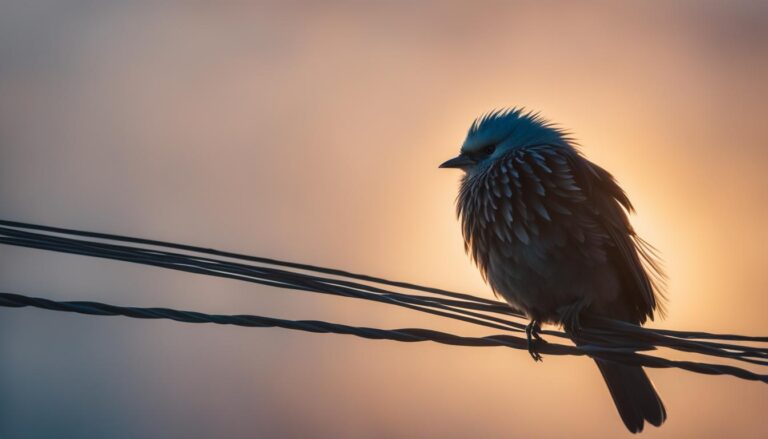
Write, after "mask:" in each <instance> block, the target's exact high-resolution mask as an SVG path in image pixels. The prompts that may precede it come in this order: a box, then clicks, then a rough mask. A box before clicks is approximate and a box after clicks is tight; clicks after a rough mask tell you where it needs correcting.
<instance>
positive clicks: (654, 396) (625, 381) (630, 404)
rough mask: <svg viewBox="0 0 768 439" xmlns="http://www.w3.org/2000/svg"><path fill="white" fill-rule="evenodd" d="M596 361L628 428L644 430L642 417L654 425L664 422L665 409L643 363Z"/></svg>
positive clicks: (638, 430) (665, 417) (632, 430)
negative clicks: (628, 364)
mask: <svg viewBox="0 0 768 439" xmlns="http://www.w3.org/2000/svg"><path fill="white" fill-rule="evenodd" d="M595 362H596V363H597V367H598V368H600V373H601V374H603V379H604V380H605V383H606V384H607V385H608V390H609V391H610V392H611V397H612V398H613V402H614V404H616V408H617V409H618V410H619V415H621V420H622V421H624V425H626V426H627V428H628V429H629V431H631V432H632V433H639V432H641V431H643V425H644V423H645V421H648V422H650V423H651V424H652V425H655V426H657V427H658V426H660V425H661V424H662V423H664V421H665V420H666V419H667V410H666V409H665V408H664V403H663V402H661V398H659V394H658V393H656V389H654V388H653V383H651V380H650V379H648V375H646V374H645V371H643V368H642V367H639V366H627V365H624V364H621V363H617V362H614V361H609V360H602V359H595Z"/></svg>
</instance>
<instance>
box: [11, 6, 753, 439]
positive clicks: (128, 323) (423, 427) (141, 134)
mask: <svg viewBox="0 0 768 439" xmlns="http://www.w3.org/2000/svg"><path fill="white" fill-rule="evenodd" d="M766 78H768V3H765V2H754V1H731V2H724V1H723V2H719V1H675V2H662V1H637V2H600V1H596V2H566V1H563V2H549V1H547V2H495V1H488V2H458V1H415V2H410V1H409V2H406V1H394V2H377V3H373V2H306V3H304V2H296V1H289V2H274V3H271V2H248V1H240V2H235V1H232V2H230V1H223V2H181V1H178V2H172V1H171V2H155V1H136V2H121V1H104V2H94V3H93V4H90V3H88V2H77V1H59V0H57V1H53V0H48V1H32V2H30V1H21V0H11V1H6V2H3V4H2V5H0V142H2V147H0V200H2V202H0V217H2V218H5V219H15V220H20V221H29V222H37V223H46V224H51V225H57V226H62V227H73V228H81V229H89V230H95V231H104V232H111V233H118V234H127V235H137V236H143V237H151V238H157V239H163V240H168V241H177V242H185V243H192V244H198V245H204V246H209V247H217V248H223V249H228V250H234V251H240V252H245V253H250V254H258V255H261V256H268V257H274V258H282V259H288V260H294V261H300V262H306V263H313V264H319V265H326V266H332V267H338V268H343V269H347V270H350V271H356V272H363V273H368V274H372V275H379V276H384V277H390V278H395V279H399V280H405V281H412V282H417V283H423V284H429V285H434V286H439V287H443V288H447V289H453V290H460V291H467V292H474V293H476V294H480V295H485V296H488V295H490V292H489V290H488V288H487V287H486V286H485V285H484V284H483V282H482V280H481V278H480V276H479V274H478V273H477V271H476V269H475V268H474V267H473V266H472V265H471V263H470V262H469V260H468V258H467V257H466V256H465V255H464V253H463V249H462V243H461V237H460V232H459V227H458V224H457V221H456V219H455V216H454V206H453V202H454V199H455V195H456V190H457V187H458V179H459V174H458V173H457V172H451V171H446V170H438V169H437V165H438V164H439V163H441V162H442V161H443V160H445V159H447V158H449V157H451V156H453V155H454V154H455V153H456V152H457V151H458V148H459V146H460V144H461V142H462V140H463V137H464V135H465V133H466V130H467V128H468V126H469V124H470V123H471V121H472V120H473V119H474V118H475V117H476V116H478V115H479V114H481V113H483V112H485V111H488V110H490V109H493V108H500V107H505V106H513V105H519V106H526V107H528V108H530V109H534V110H539V111H541V112H542V113H543V115H544V116H546V117H547V118H549V119H551V120H553V121H555V122H557V123H559V124H561V125H562V126H563V127H565V128H567V129H569V130H571V131H572V132H573V133H574V135H575V137H576V138H577V139H578V140H579V142H580V144H581V145H582V150H583V152H584V153H585V154H586V155H587V156H588V157H589V158H590V159H592V160H593V161H595V162H596V163H598V164H600V165H602V166H604V167H606V168H607V169H609V170H610V171H611V172H613V173H614V175H615V176H616V177H617V179H618V180H619V182H620V183H621V184H622V186H623V187H624V189H625V190H626V191H627V192H628V194H629V196H630V198H631V199H632V200H633V202H634V203H635V205H636V207H637V210H638V214H637V215H635V216H633V218H632V220H633V223H634V224H635V225H636V228H637V229H638V230H639V231H640V232H641V234H642V235H643V236H644V237H645V238H646V239H647V240H649V241H650V242H651V243H653V244H654V245H655V246H656V247H657V248H658V249H659V250H660V252H661V253H662V254H663V256H664V260H665V262H666V268H667V271H668V273H669V277H670V281H669V293H668V295H669V298H670V301H669V304H668V307H667V309H668V314H669V315H668V318H667V319H666V320H665V321H662V322H655V323H653V325H654V326H661V327H665V328H675V329H691V330H694V329H695V330H706V331H722V332H729V333H748V334H754V335H766V333H768V324H767V323H766V317H765V312H766V310H767V309H768V295H767V294H766V291H768V270H766V269H765V267H766V262H768V250H766V249H767V248H768V231H767V230H768V229H766V227H765V225H764V224H765V223H766V222H767V221H768V207H766V200H768V177H766V175H765V169H766V168H768V140H766V135H765V133H766V116H767V115H768V81H766ZM0 276H1V277H2V282H0V289H2V290H5V291H10V292H18V293H21V294H29V295H35V296H43V297H49V298H53V299H62V300H67V299H69V300H97V301H104V302H108V303H115V304H121V305H135V306H168V307H175V308H181V309H194V310H199V311H203V312H217V313H253V314H259V315H269V316H276V317H285V318H291V319H322V320H329V321H334V322H341V323H348V324H353V325H369V326H378V327H384V328H394V327H403V326H407V327H434V328H438V329H445V330H451V331H473V333H481V334H484V333H485V331H482V330H480V331H478V330H476V329H470V328H466V326H465V325H461V324H454V323H446V322H443V321H441V320H439V319H437V318H433V317H427V316H423V315H420V314H417V313H414V312H409V311H403V310H398V309H389V308H388V307H386V306H383V305H378V304H371V303H367V302H365V303H361V302H358V301H354V300H351V299H339V298H329V297H316V296H315V295H308V294H306V293H299V292H289V291H281V290H274V289H269V288H266V287H259V286H254V285H250V284H242V283H238V282H235V281H229V280H221V279H209V278H204V277H199V276H194V275H190V274H182V273H177V272H165V271H162V270H160V269H152V268H148V267H139V266H131V265H129V264H126V263H118V262H110V261H100V260H93V259H89V258H84V257H80V256H73V255H56V254H50V253H44V252H40V251H36V250H26V249H16V248H11V247H3V248H0ZM0 358H2V361H0V436H3V437H18V436H20V435H22V434H31V435H32V436H35V435H38V436H42V437H46V436H51V435H58V434H63V433H64V432H66V433H71V435H72V436H73V437H107V436H113V435H114V433H115V432H121V433H124V434H125V437H211V436H218V437H306V436H307V435H310V436H313V437H328V438H331V437H334V438H335V437H371V438H390V437H441V438H442V437H445V438H464V437H483V438H501V437H519V438H529V437H542V438H557V437H584V438H587V437H589V438H598V437H599V438H603V437H604V438H613V437H623V436H628V434H627V433H626V432H625V429H624V426H623V425H622V423H621V421H620V419H619V417H618V415H617V413H616V412H615V409H614V407H613V405H612V402H611V400H610V397H609V395H608V392H607V390H606V388H605V386H604V384H603V383H602V380H601V378H600V376H599V373H598V371H597V368H596V367H594V364H593V363H592V362H591V361H587V360H585V359H583V358H557V357H551V358H545V361H544V362H543V364H541V363H540V364H534V362H533V361H531V359H530V357H529V356H528V355H527V354H526V353H524V352H520V351H511V350H505V349H501V348H494V349H491V348H487V349H486V348H482V349H481V348H458V347H447V346H440V345H436V344H427V343H421V344H403V343H395V342H383V341H380V342H375V341H369V340H361V339H355V338H352V337H345V336H335V335H314V334H305V333H296V332H289V331H285V330H278V329H243V328H229V327H214V326H204V325H202V326H197V325H185V324H180V323H171V322H145V321H136V320H129V319H122V318H109V319H107V318H94V317H84V316H75V315H67V314H59V313H52V312H48V311H40V310H8V309H0ZM649 374H650V375H651V377H652V379H653V380H654V382H655V383H656V386H657V388H658V390H659V392H660V394H661V395H662V397H663V398H664V401H665V402H666V405H667V408H668V412H669V420H668V422H667V423H666V424H665V425H664V426H663V428H661V429H655V428H651V429H650V430H648V431H646V432H645V433H644V437H647V438H680V437H696V438H719V437H725V436H728V437H744V438H757V437H766V436H768V423H766V422H765V413H766V410H767V409H768V388H766V386H765V385H764V384H756V383H751V382H746V381H740V380H737V379H735V378H727V377H711V376H703V375H695V374H692V373H686V372H682V371H678V370H658V369H657V370H650V371H649Z"/></svg>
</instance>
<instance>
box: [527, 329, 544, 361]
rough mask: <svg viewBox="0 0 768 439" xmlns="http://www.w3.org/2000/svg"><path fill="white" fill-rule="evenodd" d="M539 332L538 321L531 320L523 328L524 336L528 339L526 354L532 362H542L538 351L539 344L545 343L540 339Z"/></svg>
mask: <svg viewBox="0 0 768 439" xmlns="http://www.w3.org/2000/svg"><path fill="white" fill-rule="evenodd" d="M540 331H541V324H540V323H539V321H538V320H531V322H530V323H529V324H528V326H526V327H525V335H526V337H527V339H528V353H529V354H530V355H531V358H533V361H543V360H544V358H543V357H542V356H541V354H540V353H539V350H538V344H539V343H546V342H547V341H546V340H544V339H543V338H541V335H540V334H539V332H540Z"/></svg>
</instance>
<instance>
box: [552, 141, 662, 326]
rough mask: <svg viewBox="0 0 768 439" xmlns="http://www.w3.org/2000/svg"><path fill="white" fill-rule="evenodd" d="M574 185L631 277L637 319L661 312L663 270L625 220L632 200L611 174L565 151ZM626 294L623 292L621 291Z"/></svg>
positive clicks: (618, 265) (618, 264) (621, 268)
mask: <svg viewBox="0 0 768 439" xmlns="http://www.w3.org/2000/svg"><path fill="white" fill-rule="evenodd" d="M567 160H568V164H569V166H570V167H571V169H572V171H573V174H574V177H575V178H576V181H577V185H578V186H579V187H580V188H581V189H582V190H583V192H584V194H585V196H586V198H587V204H588V205H589V206H590V207H591V208H592V209H594V213H595V214H596V219H597V221H598V222H599V223H600V224H601V225H602V227H603V229H604V230H605V231H606V232H607V233H608V235H609V236H610V240H611V242H612V243H613V245H614V246H615V247H616V250H617V256H618V261H616V263H617V267H618V268H619V269H620V270H621V271H622V272H623V273H625V274H626V275H628V276H629V277H630V278H631V280H632V285H633V286H634V287H635V288H631V289H630V292H629V294H631V295H632V296H633V297H629V298H630V299H631V300H632V301H633V302H634V303H633V305H634V306H635V307H636V311H637V317H638V320H639V321H640V322H641V323H642V322H644V321H645V319H646V317H649V318H650V319H651V320H653V317H654V311H658V312H659V313H660V314H661V315H662V316H663V314H664V307H663V299H664V295H663V284H664V273H663V270H662V268H661V263H660V261H659V258H658V256H657V254H656V252H655V250H654V249H653V247H651V246H650V245H649V244H648V243H647V242H645V241H644V240H643V239H642V238H640V237H639V236H638V235H637V233H636V232H635V230H634V229H633V227H632V225H631V224H630V222H629V218H628V217H627V213H631V212H633V210H634V208H633V206H632V203H631V202H630V201H629V198H627V195H626V193H624V190H622V189H621V187H619V185H618V184H617V183H616V180H615V179H614V178H613V176H612V175H611V174H610V173H609V172H608V171H606V170H605V169H603V168H601V167H600V166H598V165H596V164H594V163H592V162H590V161H589V160H587V159H586V158H584V157H583V156H581V155H580V154H579V153H578V152H573V153H569V154H568V156H567ZM625 294H627V293H625Z"/></svg>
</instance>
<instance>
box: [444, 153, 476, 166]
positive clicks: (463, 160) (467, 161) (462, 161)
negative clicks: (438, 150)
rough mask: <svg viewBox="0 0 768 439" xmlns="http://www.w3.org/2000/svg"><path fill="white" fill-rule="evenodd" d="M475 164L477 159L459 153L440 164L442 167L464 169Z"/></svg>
mask: <svg viewBox="0 0 768 439" xmlns="http://www.w3.org/2000/svg"><path fill="white" fill-rule="evenodd" d="M474 164H475V161H474V160H472V159H471V158H469V157H468V156H466V155H464V154H459V155H458V156H456V157H454V158H452V159H450V160H448V161H446V162H445V163H443V164H442V165H440V167H441V168H459V169H464V168H468V167H470V166H472V165H474Z"/></svg>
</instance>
